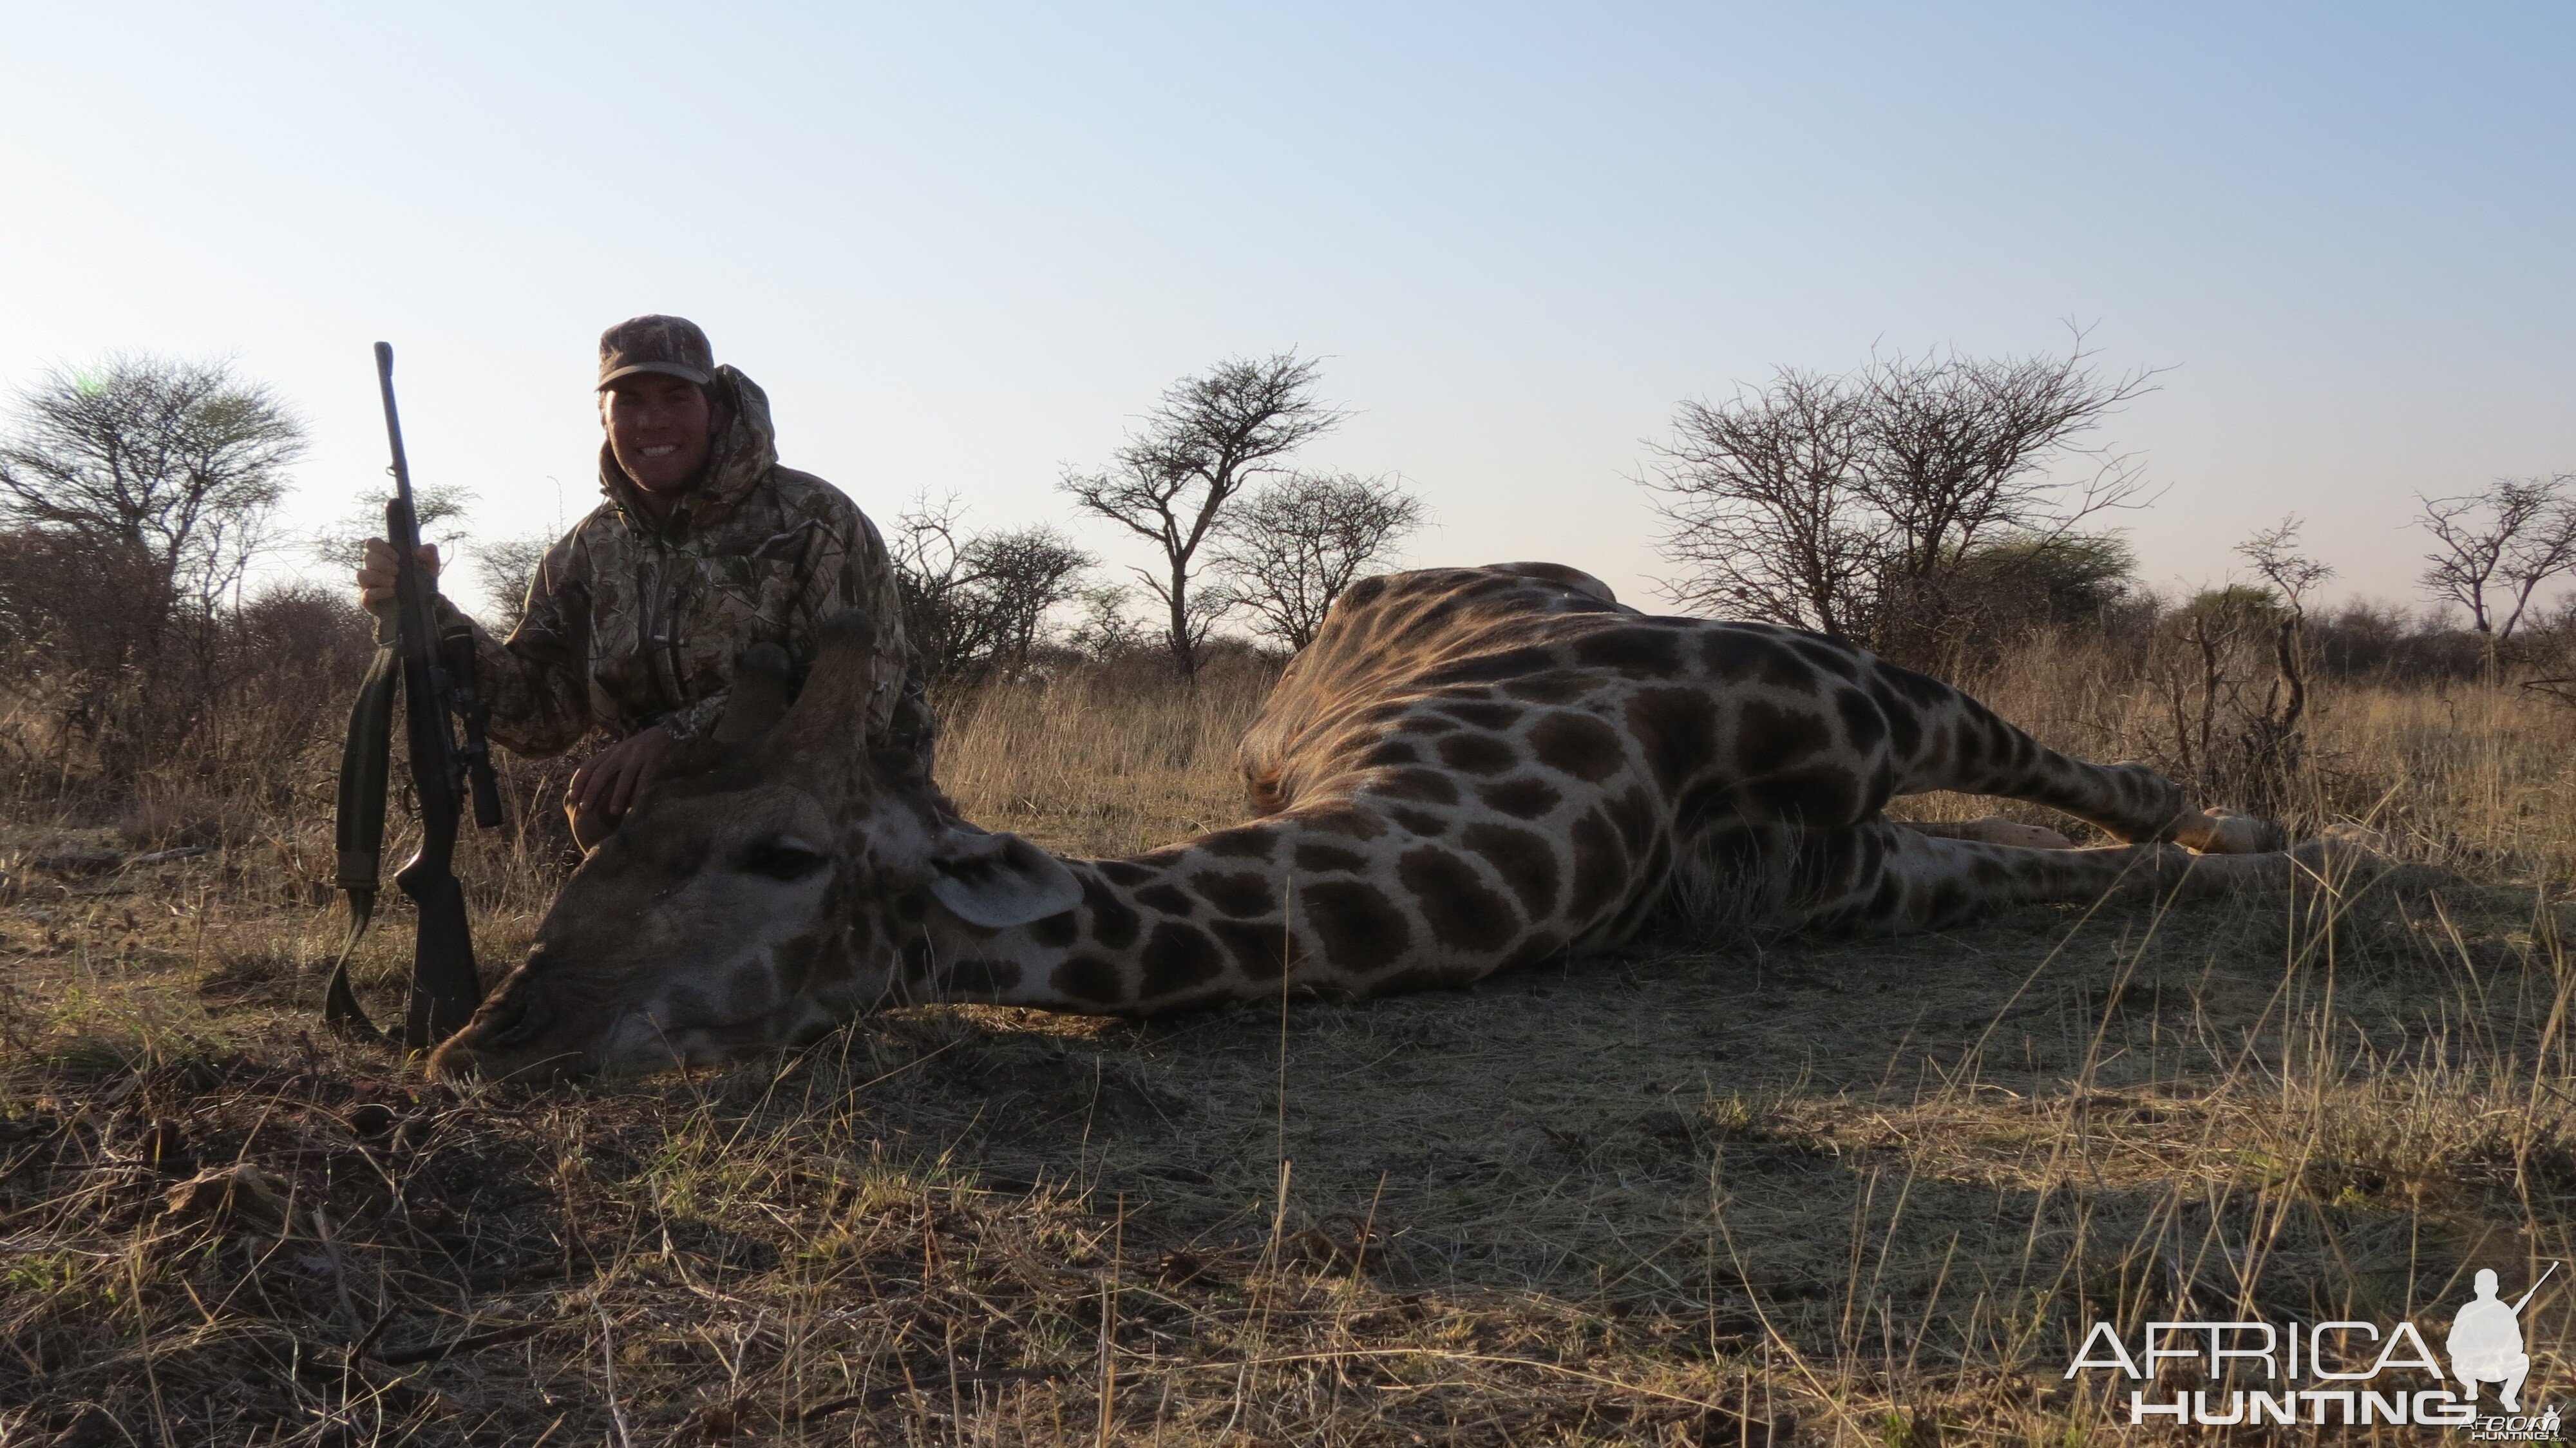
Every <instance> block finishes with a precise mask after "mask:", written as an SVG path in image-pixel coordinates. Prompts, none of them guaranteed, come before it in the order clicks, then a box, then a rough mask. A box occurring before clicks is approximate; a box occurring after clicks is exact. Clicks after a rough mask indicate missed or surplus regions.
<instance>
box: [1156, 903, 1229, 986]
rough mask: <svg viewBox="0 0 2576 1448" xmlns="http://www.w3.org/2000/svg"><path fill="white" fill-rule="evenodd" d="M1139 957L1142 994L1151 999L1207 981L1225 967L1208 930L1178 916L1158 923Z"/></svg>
mask: <svg viewBox="0 0 2576 1448" xmlns="http://www.w3.org/2000/svg"><path fill="white" fill-rule="evenodd" d="M1137 959H1138V960H1139V961H1141V962H1142V963H1143V965H1144V967H1145V986H1144V991H1143V995H1144V997H1145V998H1146V999H1148V1000H1151V999H1153V998H1154V997H1156V996H1167V995H1170V994H1172V993H1174V992H1175V991H1185V990H1188V989H1189V988H1190V987H1192V986H1194V985H1204V984H1205V983H1207V982H1208V981H1211V980H1214V979H1215V978H1216V976H1217V972H1219V971H1221V970H1223V969H1225V957H1224V956H1222V955H1220V954H1219V953H1218V952H1217V948H1216V942H1215V941H1213V940H1210V939H1208V936H1207V932H1206V931H1204V930H1201V929H1199V928H1198V927H1197V926H1195V925H1184V924H1182V923H1181V922H1179V921H1177V920H1166V921H1164V922H1163V923H1162V924H1160V925H1157V926H1155V927H1154V933H1153V934H1152V935H1149V936H1147V937H1146V938H1145V948H1144V950H1143V951H1142V952H1141V953H1139V955H1138V956H1137Z"/></svg>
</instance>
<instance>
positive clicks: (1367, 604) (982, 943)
mask: <svg viewBox="0 0 2576 1448" xmlns="http://www.w3.org/2000/svg"><path fill="white" fill-rule="evenodd" d="M872 636H873V628H872V626H871V625H870V624H869V622H868V621H867V620H866V619H865V618H863V617H859V616H857V615H851V614H845V615H843V616H841V617H840V618H839V619H836V620H834V621H832V623H831V624H830V625H829V626H828V627H827V629H826V638H825V642H824V645H823V648H822V651H821V653H820V656H819V657H818V658H817V660H816V662H815V665H814V668H813V671H812V675H811V678H810V679H809V680H808V682H807V683H806V685H805V687H804V689H803V692H802V693H801V695H799V696H798V697H796V698H795V699H794V701H793V703H792V704H791V703H790V702H789V699H788V691H787V682H786V679H785V677H784V659H783V656H781V655H779V654H778V653H777V651H775V650H774V649H755V650H753V651H752V652H750V653H748V654H746V655H745V656H744V659H743V661H742V664H741V665H740V667H739V668H738V670H737V674H736V681H735V691H734V697H733V701H732V703H731V705H730V706H729V708H728V712H727V714H726V716H725V720H724V723H723V725H722V726H721V727H720V728H719V729H718V730H717V731H716V734H715V737H714V738H713V739H711V740H709V741H706V742H704V743H702V744H701V745H699V746H693V748H692V752H690V753H689V754H687V755H686V756H684V757H681V758H678V759H676V760H675V762H674V764H673V766H672V767H671V768H670V769H668V770H667V771H666V772H665V775H664V777H663V778H662V779H661V780H660V782H659V783H658V784H657V786H656V788H655V790H654V792H653V794H652V795H651V797H650V798H649V800H648V801H647V802H646V803H645V804H643V805H642V806H640V807H639V808H638V809H637V810H636V811H635V812H634V813H633V814H632V815H630V816H629V817H628V819H627V821H626V823H625V826H624V828H622V829H621V830H619V831H618V832H617V833H616V834H615V835H613V836H611V837H610V838H609V839H608V840H607V842H606V843H604V844H603V845H601V846H600V847H599V848H598V849H596V850H594V851H593V852H592V853H591V854H590V856H589V857H588V858H587V859H586V860H584V861H583V863H582V865H581V867H580V868H579V869H578V870H576V871H575V872H574V873H573V875H572V878H571V879H570V880H569V881H568V882H567V883H566V884H565V886H564V889H563V893H562V895H561V896H560V897H559V898H558V899H557V900H556V902H555V904H554V907H553V909H552V910H550V911H549V912H548V913H547V915H546V918H545V920H544V922H543V924H542V925H541V926H540V927H539V930H538V934H537V944H536V946H535V948H534V950H533V951H532V952H531V953H530V955H529V958H528V960H527V962H526V963H525V964H524V965H522V966H520V967H519V969H518V970H517V971H516V972H515V973H513V974H512V975H511V976H510V978H509V979H508V980H507V981H506V982H504V983H503V985H502V986H501V988H500V989H499V990H498V991H496V992H495V993H494V994H493V995H492V996H491V998H490V999H489V1000H487V1001H486V1002H485V1003H484V1004H483V1006H482V1008H481V1009H480V1010H479V1011H477V1012H476V1014H475V1016H474V1019H473V1021H472V1022H471V1023H470V1024H469V1025H468V1026H467V1027H466V1028H465V1029H464V1030H463V1031H461V1032H459V1033H458V1034H457V1035H456V1036H455V1037H454V1038H453V1039H451V1040H450V1041H448V1042H447V1043H446V1044H445V1045H444V1046H442V1047H440V1048H439V1050H438V1052H437V1054H436V1055H435V1057H434V1058H433V1060H432V1062H431V1069H432V1070H433V1071H434V1072H437V1073H439V1074H442V1075H464V1074H481V1075H486V1076H503V1075H521V1074H530V1073H535V1074H555V1073H566V1074H586V1073H592V1072H631V1071H639V1070H652V1069H658V1068H662V1067H667V1066H670V1065H672V1064H674V1063H688V1064H716V1063H723V1062H727V1061H731V1060H734V1059H738V1058H740V1057H742V1056H745V1055H747V1054H750V1053H754V1052H758V1051H763V1050H767V1049H771V1048H775V1047H780V1046H785V1045H789V1044H792V1043H796V1042H801V1041H805V1040H809V1039H812V1038H814V1037H816V1036H818V1035H820V1034H822V1033H823V1032H825V1031H828V1030H829V1029H831V1028H832V1027H833V1026H834V1025H835V1024H837V1023H839V1022H842V1021H846V1020H848V1019H850V1018H851V1017H853V1016H855V1015H858V1014H860V1013H862V1012H865V1011H869V1010H873V1009H877V1008H881V1007H884V1006H888V1005H895V1004H902V1003H907V1002H922V1001H937V1000H953V1001H989V1002H998V1003H1002V1004H1008V1005H1021V1006H1036V1007H1041V1008H1045V1009H1050V1010H1064V1011H1079V1012H1089V1013H1117V1014H1152V1013H1157V1012H1164V1011H1177V1010H1183V1009H1187V1008H1190V1007H1194V1006H1206V1005H1211V1004H1215V1003H1218V1002H1223V1001H1230V1000H1240V999H1247V998H1256V997H1272V996H1277V995H1278V994H1280V992H1281V991H1283V990H1298V991H1303V992H1307V993H1311V994H1314V995H1319V996H1325V997H1343V998H1351V997H1362V996H1375V995H1386V994H1390V993H1393V992H1397V991H1409V990H1420V989H1424V988H1427V987H1434V986H1459V985H1464V984H1466V983H1468V982H1470V981H1474V980H1476V979H1478V978H1480V977H1483V976H1486V975H1489V974H1491V973H1493V972H1495V971H1497V970H1502V969H1506V968H1508V967H1512V966H1518V965H1530V964H1536V963H1538V962H1542V961H1575V960H1582V959H1585V958H1587V957H1590V956H1594V955H1597V954H1599V953H1601V952H1603V951H1605V950H1608V949H1611V948H1612V947H1615V946H1617V945H1619V944H1620V943H1621V942H1623V941H1626V940H1628V939H1629V938H1631V937H1632V936H1633V935H1635V934H1636V933H1637V931H1638V930H1639V928H1640V927H1641V926H1642V925H1644V924H1645V922H1646V921H1647V919H1648V918H1649V917H1650V916H1651V915H1653V914H1654V913H1655V912H1656V911H1658V910H1659V909H1670V908H1675V907H1676V906H1677V905H1678V906H1679V907H1680V908H1683V909H1696V910H1698V911H1701V912H1703V913H1705V912H1706V911H1708V910H1710V909H1712V908H1714V909H1718V910H1722V911H1723V912H1724V913H1725V914H1727V915H1728V916H1730V917H1732V919H1733V920H1734V921H1741V922H1750V923H1766V922H1767V923H1769V924H1771V925H1775V926H1781V927H1788V928H1816V929H1831V930H1838V931H1846V932H1862V933H1890V934H1892V933H1898V932H1903V931H1912V930H1926V929H1933V928H1938V927H1941V926H1945V925H1950V924H1953V923H1956V922H1958V921H1962V920H1965V919H1967V918H1969V917H1971V916H1975V915H1979V914H1983V913H1986V912H1990V911H1994V910H1999V909H2002V908H2004V907H2007V906H2011V905H2015V904H2022V903H2031V902H2044V901H2085V900H2091V899H2094V898H2096V897H2098V896H2100V895H2102V894H2103V893H2105V892H2107V891H2112V890H2124V889H2125V890H2155V891H2166V892H2172V891H2189V892H2200V891H2205V890H2208V889H2210V888H2213V887H2217V886H2221V885H2224V884H2229V883H2269V884H2276V885H2278V884H2286V882H2287V881H2289V880H2290V879H2291V878H2292V876H2293V874H2294V873H2295V872H2297V871H2298V870H2300V869H2302V868H2310V869H2313V868H2316V867H2318V866H2320V865H2322V864H2323V863H2324V853H2323V852H2324V851H2326V850H2327V849H2328V848H2329V846H2328V844H2327V843H2326V842H2317V843H2313V844H2310V845H2307V846H2302V847H2301V848H2300V849H2299V850H2297V851H2289V852H2284V851H2281V850H2279V849H2278V841H2277V839H2276V838H2273V836H2275V835H2276V832H2275V831H2273V830H2272V829H2271V828H2270V827H2269V826H2266V825H2264V824H2262V823H2260V822H2259V821H2256V820H2253V819H2250V818H2246V817H2243V816H2234V815H2227V814H2224V813H2223V812H2217V811H2212V812H2208V813H2203V812H2201V811H2199V810H2197V809H2195V808H2194V807H2193V805H2192V804H2191V803H2190V802H2189V801H2188V800H2186V799H2185V797H2184V794H2183V792H2182V790H2181V789H2180V788H2179V787H2177V786H2176V785H2175V784H2173V783H2172V782H2171V781H2170V780H2167V779H2165V778H2163V777H2162V776H2160V775H2158V774H2156V773H2154V772H2153V771H2151V770H2149V769H2147V768H2145V767H2144V766H2141V765H2135V764H2118V765H2108V766H2104V765H2094V764H2086V763H2083V762H2080V761H2077V760H2072V759H2068V758H2066V757H2065V756H2063V755H2061V754H2058V753H2056V752H2054V751H2052V750H2049V749H2045V748H2042V747H2041V746H2039V745H2038V744H2037V743H2035V742H2033V741H2032V739H2031V738H2030V736H2028V735H2026V734H2024V733H2022V732H2021V731H2020V730H2019V729H2016V728H2014V727H2013V726H2011V725H2010V724H2007V723H2005V722H2004V721H2003V720H2001V719H1999V718H1997V717H1995V715H1994V714H1993V713H1991V712H1990V711H1988V710H1987V709H1986V708H1985V707H1984V706H1983V705H1981V704H1979V703H1977V702H1976V701H1975V700H1973V699H1971V698H1969V697H1967V696H1966V695H1964V694H1962V693H1960V692H1959V691H1957V690H1955V689H1952V688H1950V687H1949V686H1948V685H1945V684H1942V683H1939V682H1936V681H1934V680H1932V679H1929V678H1926V677H1924V676H1923V675H1920V674H1916V673H1912V672H1910V671H1908V670H1905V669H1901V668H1898V667H1896V666H1894V665H1892V664H1889V663H1886V662H1884V661H1883V660H1880V659H1878V658H1876V657H1874V656H1872V655H1870V654H1868V653H1865V652H1862V651H1861V650H1858V649H1855V648H1852V647H1850V646H1848V645H1845V644H1841V643H1837V642H1834V641H1832V640H1829V639H1826V638H1823V637H1821V636H1818V635H1815V634H1810V633H1804V632H1800V631H1798V630H1795V629H1787V628H1775V627H1770V626H1766V625H1760V624H1747V623H1718V622H1712V621H1709V620H1705V619H1693V618H1656V617H1649V616H1647V615H1644V614H1641V613H1639V612H1637V611H1636V610H1635V609H1632V608H1628V607H1626V606H1624V605H1622V604H1620V603H1618V602H1617V601H1616V600H1615V599H1613V597H1612V596H1611V592H1610V590H1609V589H1608V588H1607V587H1606V586H1604V585H1603V584H1602V583H1600V582H1599V581H1598V580H1596V579H1594V578H1591V577H1589V576H1588V575H1585V574H1582V573H1579V572H1576V571H1575V570H1573V569H1570V568H1564V567H1560V566H1557V565H1554V564H1545V563H1515V564H1504V565H1498V566H1493V567H1485V568H1449V569H1431V570H1425V571H1422V572H1416V573H1400V574H1394V575H1390V576H1387V577H1383V578H1373V579H1368V580H1366V581H1364V582H1361V583H1359V584H1357V585H1355V586H1353V587H1352V588H1351V589H1350V591H1349V592H1348V593H1346V594H1345V595H1344V596H1343V597H1342V598H1341V600H1340V601H1339V602H1337V603H1336V604H1335V605H1334V606H1333V609H1332V612H1331V615H1330V616H1329V618H1328V619H1327V621H1326V623H1325V625H1324V628H1323V630H1322V632H1321V633H1320V634H1319V635H1318V636H1317V638H1316V639H1315V641H1314V643H1313V644H1312V645H1311V646H1309V647H1308V648H1307V649H1306V650H1305V651H1304V652H1303V653H1301V654H1300V655H1299V656H1298V657H1297V659H1296V660H1295V662H1293V663H1292V664H1290V665H1289V667H1288V670H1287V673H1286V675H1285V676H1284V677H1283V678H1282V679H1281V680H1280V683H1279V686H1278V688H1277V689H1276V691H1275V692H1274V693H1273V694H1272V695H1271V697H1270V699H1269V701H1268V702H1267V703H1266V704H1265V705H1264V707H1263V710H1262V713H1261V716H1260V718H1259V719H1258V721H1257V722H1256V723H1255V724H1254V726H1253V728H1252V730H1251V733H1250V734H1249V736H1248V737H1247V738H1246V739H1245V741H1244V744H1243V751H1242V761H1243V768H1244V772H1245V775H1246V778H1247V780H1248V781H1249V784H1250V787H1251V791H1252V796H1253V807H1254V809H1255V810H1256V811H1257V812H1258V813H1259V814H1260V815H1261V816H1262V818H1259V819H1257V820H1255V821H1253V822H1252V823H1248V824H1243V825H1239V826H1236V827H1234V828H1231V829H1223V830H1218V831H1215V832H1214V833H1211V834H1205V835H1201V836H1199V837H1197V838H1196V839H1192V840H1188V841H1185V842H1183V843H1180V844H1176V845H1172V846H1168V847H1166V848H1163V849H1159V850H1155V851H1152V852H1150V853H1147V854H1144V855H1140V856H1137V857H1136V858H1133V859H1126V860H1066V859H1059V858H1057V857H1054V856H1052V855H1049V854H1047V853H1045V852H1044V851H1042V850H1040V849H1038V848H1037V847H1036V846H1034V845H1032V844H1030V843H1029V842H1028V841H1026V840H1024V839H1021V838H1020V837H1018V836H1016V835H1009V834H989V833H986V832H985V831H983V830H980V829H977V828H975V827H974V826H973V825H970V824H966V823H964V822H963V821H960V820H958V819H957V818H956V817H955V816H954V815H953V814H952V813H950V812H949V811H948V809H947V807H946V801H945V799H944V797H943V796H941V795H940V794H939V792H938V790H937V788H936V786H935V785H934V784H933V783H932V781H931V779H930V777H929V772H928V769H927V768H926V766H925V757H926V754H927V750H926V749H924V748H920V747H915V746H911V745H907V744H906V743H905V742H903V740H902V738H901V737H900V736H901V735H902V734H903V733H904V731H903V730H902V729H901V728H899V727H897V725H896V723H895V721H894V720H893V718H892V716H891V709H892V706H891V701H889V700H887V699H885V698H884V697H882V696H875V695H871V694H870V693H869V692H868V689H869V682H868V680H869V675H868V671H867V669H866V667H865V662H864V661H865V660H866V659H867V657H868V655H869V642H870V639H871V638H872ZM1935 789H1947V790H1958V791H1962V792H1966V793H1972V794H1987V795H2000V796H2004V797H2007V798H2011V799H2018V800H2027V801H2031V802H2034V803H2038V804H2044V805H2048V806H2050V807H2052V808H2055V809H2058V810H2062V811H2064V812H2066V813H2068V814H2071V815H2074V816H2076V817H2077V818H2079V819H2084V820H2088V821H2091V822H2092V823H2094V824H2096V825H2099V826H2101V827H2102V828H2103V829H2105V830H2107V831H2109V832H2110V833H2111V834H2112V835H2114V836H2115V837H2117V838H2119V839H2121V840H2125V841H2130V842H2132V843H2129V844H2125V845H2119V846H2110V847H2104V848H2098V849H2080V850H2079V849H2064V848H2050V849H2037V848H2025V847H2021V846H2020V845H2016V844H2010V843H1997V842H1995V841H1994V840H1993V839H1991V838H1987V839H1970V838H1957V837H1942V836H1940V835H1936V834H1935V833H1932V832H1930V831H1929V830H1927V829H1925V828H1922V827H1907V826H1900V825H1898V824H1896V823H1893V822H1891V821H1889V820H1888V819H1887V818H1886V817H1885V816H1884V814H1883V813H1882V810H1883V809H1884V807H1885V806H1886V804H1887V802H1888V800H1889V799H1890V798H1891V797H1893V796H1895V795H1900V794H1913V793H1917V792H1921V791H1925V790H1935ZM2012 828H2015V829H2020V830H2022V832H2023V835H2024V836H2029V837H2040V838H2049V839H2052V840H2053V842H2054V843H2056V844H2059V845H2062V844H2063V843H2064V841H2063V840H2062V839H2054V837H2051V836H2049V835H2048V832H2046V831H2039V830H2030V829H2027V827H2012ZM2007 837H2011V836H2007ZM2194 851H2199V852H2201V853H2194ZM1283 970H1284V971H1285V972H1286V974H1287V979H1286V980H1285V981H1284V982H1283V981H1282V979H1281V974H1282V972H1283Z"/></svg>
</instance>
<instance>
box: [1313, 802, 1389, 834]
mask: <svg viewBox="0 0 2576 1448" xmlns="http://www.w3.org/2000/svg"><path fill="white" fill-rule="evenodd" d="M1294 818H1295V819H1296V821H1297V822H1298V823H1299V824H1301V825H1304V826H1305V827H1306V828H1308V829H1310V830H1322V831H1324V832H1325V833H1327V834H1335V835H1344V836H1347V837H1349V838H1351V839H1354V840H1373V839H1376V838H1377V837H1378V836H1380V835H1382V834H1385V833H1386V830H1387V825H1386V821H1385V820H1382V819H1380V818H1378V817H1377V815H1376V814H1375V813H1374V812H1372V811H1369V810H1364V809H1353V808H1350V807H1349V806H1344V807H1342V808H1340V809H1316V810H1305V811H1300V812H1299V813H1298V814H1297V815H1296V816H1294Z"/></svg>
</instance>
